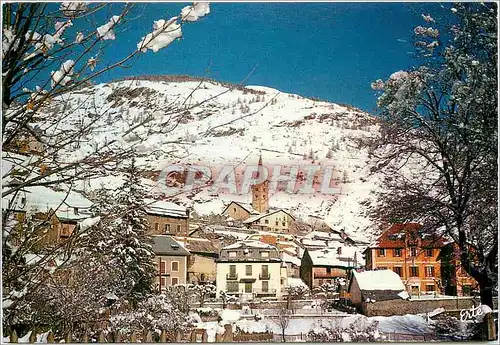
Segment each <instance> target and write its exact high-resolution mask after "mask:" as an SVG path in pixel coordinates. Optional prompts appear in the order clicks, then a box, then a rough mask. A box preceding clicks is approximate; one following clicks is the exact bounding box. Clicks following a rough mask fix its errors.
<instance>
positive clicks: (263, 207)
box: [252, 154, 269, 213]
mask: <svg viewBox="0 0 500 345" xmlns="http://www.w3.org/2000/svg"><path fill="white" fill-rule="evenodd" d="M263 171H264V166H263V165H262V154H261V155H260V157H259V165H258V169H257V175H256V178H259V176H261V175H263ZM252 207H253V209H254V210H256V211H259V212H260V213H266V212H267V211H268V210H269V180H268V179H267V178H266V180H265V181H263V182H261V183H259V184H255V185H253V186H252Z"/></svg>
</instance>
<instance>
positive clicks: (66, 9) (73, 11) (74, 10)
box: [59, 1, 87, 17]
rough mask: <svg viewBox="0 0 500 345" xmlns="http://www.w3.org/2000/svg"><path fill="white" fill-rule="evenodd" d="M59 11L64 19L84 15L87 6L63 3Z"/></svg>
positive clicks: (78, 3) (76, 3) (77, 3)
mask: <svg viewBox="0 0 500 345" xmlns="http://www.w3.org/2000/svg"><path fill="white" fill-rule="evenodd" d="M59 10H60V11H61V12H62V14H63V15H65V16H66V17H75V16H77V15H80V14H82V13H84V12H85V11H86V10H87V4H86V3H84V2H69V1H67V2H63V3H61V6H60V7H59Z"/></svg>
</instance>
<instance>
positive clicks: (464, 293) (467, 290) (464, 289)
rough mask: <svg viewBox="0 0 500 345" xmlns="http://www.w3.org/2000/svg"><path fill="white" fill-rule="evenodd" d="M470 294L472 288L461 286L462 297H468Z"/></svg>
mask: <svg viewBox="0 0 500 345" xmlns="http://www.w3.org/2000/svg"><path fill="white" fill-rule="evenodd" d="M471 293H472V286H471V285H464V286H462V296H470V295H471Z"/></svg>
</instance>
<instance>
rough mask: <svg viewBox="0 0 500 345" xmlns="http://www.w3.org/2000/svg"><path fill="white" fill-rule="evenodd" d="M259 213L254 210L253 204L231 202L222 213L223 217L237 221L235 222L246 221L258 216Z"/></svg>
mask: <svg viewBox="0 0 500 345" xmlns="http://www.w3.org/2000/svg"><path fill="white" fill-rule="evenodd" d="M258 214H259V211H256V210H254V208H253V207H252V205H251V204H245V203H242V202H236V201H231V202H230V203H229V205H227V206H226V207H225V208H224V210H223V211H222V215H224V216H226V217H228V219H229V218H231V219H235V220H241V221H243V220H245V219H248V218H250V216H252V215H258Z"/></svg>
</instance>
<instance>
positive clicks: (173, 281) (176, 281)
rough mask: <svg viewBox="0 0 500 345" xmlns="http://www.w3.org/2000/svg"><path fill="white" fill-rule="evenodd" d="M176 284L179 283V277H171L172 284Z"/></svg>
mask: <svg viewBox="0 0 500 345" xmlns="http://www.w3.org/2000/svg"><path fill="white" fill-rule="evenodd" d="M177 284H179V278H177V277H172V285H177Z"/></svg>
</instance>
